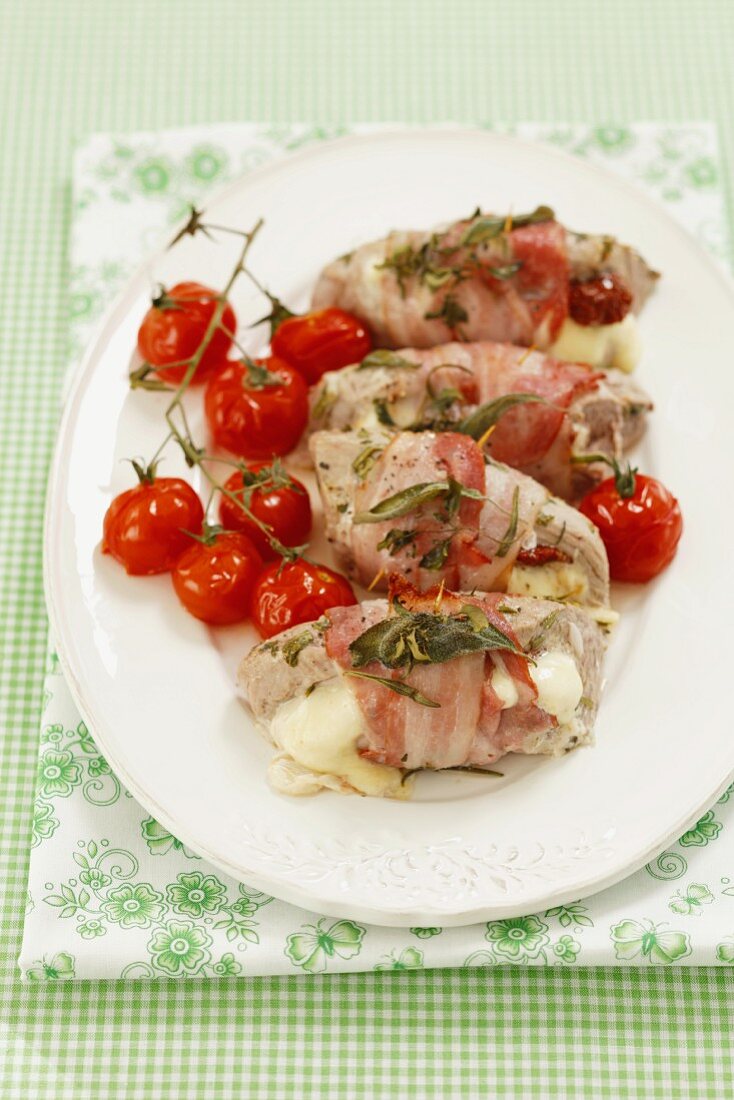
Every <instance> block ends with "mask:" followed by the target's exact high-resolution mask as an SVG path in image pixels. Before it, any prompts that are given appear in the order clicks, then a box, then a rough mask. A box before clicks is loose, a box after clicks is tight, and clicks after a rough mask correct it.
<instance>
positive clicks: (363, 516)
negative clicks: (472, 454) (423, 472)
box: [354, 478, 484, 523]
mask: <svg viewBox="0 0 734 1100" xmlns="http://www.w3.org/2000/svg"><path fill="white" fill-rule="evenodd" d="M442 496H446V497H447V498H448V499H447V511H448V512H449V514H450V515H451V514H453V513H454V512H456V511H457V510H458V506H459V503H460V501H461V498H462V497H469V498H470V499H471V500H483V499H484V497H483V496H482V494H481V493H480V492H479V491H478V490H477V489H468V488H466V486H464V485H460V484H459V482H458V481H455V480H454V478H449V479H448V480H447V481H422V482H420V483H419V484H417V485H409V486H408V488H407V489H401V490H400V491H399V492H398V493H393V495H392V496H389V497H385V499H384V500H381V501H379V503H378V504H375V505H374V507H373V508H370V510H369V511H368V512H359V513H358V514H357V515H356V516H355V517H354V522H355V523H381V522H382V521H383V520H385V519H398V518H399V517H400V516H406V515H408V513H409V512H414V511H415V510H416V508H420V506H421V505H422V504H428V502H429V501H431V500H435V499H436V498H437V497H442Z"/></svg>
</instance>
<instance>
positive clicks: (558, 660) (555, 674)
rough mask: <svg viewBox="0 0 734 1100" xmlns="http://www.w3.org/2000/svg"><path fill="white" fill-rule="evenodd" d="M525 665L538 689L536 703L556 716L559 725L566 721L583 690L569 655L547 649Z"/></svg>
mask: <svg viewBox="0 0 734 1100" xmlns="http://www.w3.org/2000/svg"><path fill="white" fill-rule="evenodd" d="M528 667H529V672H530V676H531V678H532V680H533V683H534V684H535V686H536V687H537V689H538V706H539V707H541V708H542V709H543V710H544V711H546V713H547V714H552V715H553V716H554V717H555V718H557V719H558V722H559V723H560V725H562V726H563V725H565V724H566V723H567V722H570V721H571V719H572V718H573V715H574V711H575V710H576V707H577V706H578V705H579V703H580V702H581V696H582V695H583V693H584V684H583V681H582V679H581V676H580V675H579V670H578V668H577V667H576V662H575V661H574V659H573V657H571V656H570V654H568V653H557V652H554V651H553V650H549V651H548V652H547V653H541V654H540V656H539V657H536V659H535V664H534V665H529V666H528Z"/></svg>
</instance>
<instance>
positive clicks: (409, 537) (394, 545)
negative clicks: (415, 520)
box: [377, 527, 416, 554]
mask: <svg viewBox="0 0 734 1100" xmlns="http://www.w3.org/2000/svg"><path fill="white" fill-rule="evenodd" d="M415 535H416V533H415V531H408V530H401V528H399V527H392V528H391V529H390V530H389V531H388V532H387V534H386V535H385V537H384V539H380V541H379V542H378V544H377V549H378V550H389V551H390V553H391V554H394V553H397V551H398V550H402V549H403V547H405V546H409V545H410V544H411V542H415Z"/></svg>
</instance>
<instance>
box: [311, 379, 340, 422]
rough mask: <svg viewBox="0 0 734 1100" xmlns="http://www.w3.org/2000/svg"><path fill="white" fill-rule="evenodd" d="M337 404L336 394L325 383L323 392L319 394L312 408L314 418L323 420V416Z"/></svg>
mask: <svg viewBox="0 0 734 1100" xmlns="http://www.w3.org/2000/svg"><path fill="white" fill-rule="evenodd" d="M335 404H336V394H335V393H332V392H331V390H330V389H329V387H328V386H326V385H324V386H323V388H322V390H321V393H320V394H319V396H318V400H317V401H316V404H315V405H314V407H313V409H312V410H311V416H312V417H313V419H314V420H321V418H322V417H323V416H325V415H326V413H327V412H328V411H329V409H330V408H331V407H332V405H335Z"/></svg>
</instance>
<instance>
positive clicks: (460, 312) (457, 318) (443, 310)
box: [424, 293, 469, 330]
mask: <svg viewBox="0 0 734 1100" xmlns="http://www.w3.org/2000/svg"><path fill="white" fill-rule="evenodd" d="M424 316H425V318H426V320H427V321H443V322H444V324H445V325H446V326H447V328H450V329H452V330H453V329H457V328H458V327H459V325H461V324H463V323H464V322H465V321H468V320H469V314H468V313H467V312H466V310H465V309H464V307H463V306H462V305H461V303H460V302H459V300H458V299H457V298H456V297H455V296H454V295H453V294H450V293H449V294H447V295H446V297H445V298H444V300H443V302H442V303H441V305H440V306H439V307H438V309H434V310H429V311H428V313H426V314H424Z"/></svg>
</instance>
